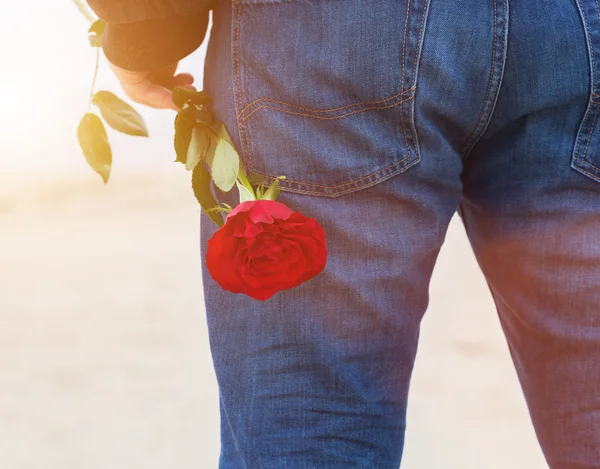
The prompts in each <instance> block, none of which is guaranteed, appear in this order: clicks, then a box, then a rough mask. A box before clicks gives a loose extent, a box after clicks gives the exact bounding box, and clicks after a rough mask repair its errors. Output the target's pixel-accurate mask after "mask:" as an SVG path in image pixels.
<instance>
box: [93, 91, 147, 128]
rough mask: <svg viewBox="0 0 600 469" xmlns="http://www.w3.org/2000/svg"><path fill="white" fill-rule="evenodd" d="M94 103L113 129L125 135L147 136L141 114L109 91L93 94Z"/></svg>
mask: <svg viewBox="0 0 600 469" xmlns="http://www.w3.org/2000/svg"><path fill="white" fill-rule="evenodd" d="M94 104H95V105H96V106H98V109H100V113H101V114H102V117H103V118H104V120H105V121H106V123H107V124H108V125H110V126H111V127H112V128H113V129H115V130H118V131H119V132H123V133H124V134H127V135H135V136H138V137H147V136H148V129H147V128H146V123H145V122H144V119H142V116H140V115H139V114H138V112H137V111H136V110H135V109H133V108H132V107H131V106H130V105H129V104H127V103H126V102H125V101H123V100H122V99H120V98H118V97H117V96H115V95H114V94H113V93H111V92H110V91H98V92H97V93H96V94H95V95H94Z"/></svg>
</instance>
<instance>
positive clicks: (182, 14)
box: [88, 0, 214, 109]
mask: <svg viewBox="0 0 600 469" xmlns="http://www.w3.org/2000/svg"><path fill="white" fill-rule="evenodd" d="M213 1H214V0H88V4H89V5H90V7H91V8H92V10H94V12H95V13H96V14H97V15H98V17H99V18H100V19H102V20H103V21H104V22H105V23H106V29H105V31H104V37H103V43H102V48H103V49H104V53H105V55H106V58H107V59H108V61H109V62H110V63H111V66H112V68H113V70H114V72H115V74H116V75H117V77H118V78H119V80H120V81H121V84H122V86H123V89H124V90H125V92H126V93H127V95H128V96H129V97H130V98H131V99H133V100H134V101H136V102H139V103H142V104H146V105H148V106H151V107H157V108H171V109H177V107H176V106H175V105H174V104H173V102H172V101H171V99H170V91H169V89H170V88H172V87H173V86H176V85H189V84H191V83H192V82H193V78H192V77H191V75H188V74H182V75H177V76H174V73H175V71H176V68H177V62H179V60H181V59H182V58H184V57H186V56H187V55H189V54H191V53H192V52H193V51H194V50H196V49H197V48H198V47H199V46H200V44H202V41H203V40H204V36H205V34H206V28H207V26H208V12H209V10H210V8H211V6H212V3H213Z"/></svg>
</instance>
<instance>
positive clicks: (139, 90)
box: [110, 64, 194, 111]
mask: <svg viewBox="0 0 600 469" xmlns="http://www.w3.org/2000/svg"><path fill="white" fill-rule="evenodd" d="M110 67H111V68H112V70H113V72H114V73H115V75H116V76H117V78H118V79H119V81H120V82H121V86H122V87H123V91H125V94H126V95H127V96H129V98H131V99H132V100H133V101H135V102H136V103H140V104H144V105H146V106H149V107H152V108H155V109H173V110H174V111H179V108H178V107H177V106H176V105H175V103H174V102H173V100H172V99H171V90H172V89H173V88H174V87H175V86H184V87H186V88H189V89H194V87H193V86H192V83H194V77H193V76H192V75H190V74H189V73H180V74H179V75H175V72H176V71H177V64H173V65H168V66H166V67H163V68H161V69H158V70H152V71H147V72H132V71H130V70H124V69H122V68H119V67H117V66H116V65H114V64H110Z"/></svg>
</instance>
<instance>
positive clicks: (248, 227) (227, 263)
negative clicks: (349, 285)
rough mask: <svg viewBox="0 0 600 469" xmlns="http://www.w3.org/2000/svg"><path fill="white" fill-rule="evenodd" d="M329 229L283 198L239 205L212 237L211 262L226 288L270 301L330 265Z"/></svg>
mask: <svg viewBox="0 0 600 469" xmlns="http://www.w3.org/2000/svg"><path fill="white" fill-rule="evenodd" d="M326 259H327V246H326V240H325V231H324V230H323V228H322V227H321V226H320V225H319V224H318V223H317V221H316V220H314V219H313V218H308V217H306V216H304V215H302V214H301V213H298V212H294V211H293V210H291V209H290V208H288V207H287V206H286V205H284V204H282V203H281V202H276V201H273V200H251V201H247V202H242V203H241V204H239V205H238V206H236V207H235V208H234V209H233V210H232V211H231V212H230V213H229V215H228V216H227V220H226V222H225V224H224V225H223V226H222V227H221V228H219V229H218V230H217V231H216V232H215V234H214V235H213V236H212V237H211V238H210V239H209V240H208V250H207V253H206V266H207V268H208V271H209V273H210V275H211V276H212V277H213V278H214V279H215V281H216V282H217V283H218V284H219V285H220V286H221V288H223V289H224V290H228V291H231V292H233V293H244V294H246V295H248V296H250V297H252V298H254V299H257V300H266V299H267V298H270V297H271V296H273V295H274V294H275V293H277V292H278V291H280V290H287V289H289V288H292V287H295V286H296V285H299V284H301V283H303V282H305V281H307V280H309V279H311V278H312V277H314V276H315V275H317V274H318V273H319V272H321V270H323V268H324V267H325V262H326Z"/></svg>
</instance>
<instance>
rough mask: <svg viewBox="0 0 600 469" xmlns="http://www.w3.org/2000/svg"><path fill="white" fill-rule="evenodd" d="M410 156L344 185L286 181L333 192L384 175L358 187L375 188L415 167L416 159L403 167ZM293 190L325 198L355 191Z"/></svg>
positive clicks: (350, 189)
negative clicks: (374, 186)
mask: <svg viewBox="0 0 600 469" xmlns="http://www.w3.org/2000/svg"><path fill="white" fill-rule="evenodd" d="M410 156H411V154H410V152H409V153H408V154H407V155H406V156H405V157H404V158H402V159H401V160H399V161H396V162H394V163H392V164H390V165H389V166H386V167H385V168H381V169H378V170H377V171H373V172H372V173H371V174H367V175H366V176H361V177H360V178H358V179H354V180H352V181H348V182H344V183H342V184H339V185H337V186H326V185H320V184H312V183H308V182H304V181H297V180H293V179H286V181H287V182H293V183H296V184H298V185H301V186H313V187H322V188H324V189H330V190H332V189H337V188H340V187H344V186H353V185H357V184H360V181H362V180H363V179H368V178H370V177H372V176H373V175H375V174H377V173H383V174H382V175H381V176H380V177H379V178H377V179H375V180H374V181H371V182H369V183H367V184H363V185H361V186H357V187H356V188H357V189H363V188H366V187H370V186H373V185H375V184H377V183H378V182H379V181H382V180H385V179H387V178H389V177H391V176H394V175H396V174H399V173H402V172H404V171H406V170H407V169H409V168H410V167H411V166H413V165H414V164H415V163H416V162H417V161H418V160H417V159H415V160H413V161H411V162H410V163H411V164H407V165H405V166H402V163H404V161H406V160H407V159H408V158H410ZM397 165H401V166H400V167H399V168H398V169H396V170H394V171H392V172H391V173H389V174H388V173H385V171H386V170H388V169H389V168H392V167H393V166H397ZM257 174H260V175H261V176H266V177H269V178H272V179H274V178H273V176H270V175H268V174H263V173H257ZM291 189H292V191H293V192H296V193H301V194H310V195H324V196H338V195H342V194H345V193H347V192H349V191H352V190H353V188H352V187H349V188H348V189H341V190H338V191H336V192H331V193H329V192H326V193H323V192H320V191H309V190H304V189H299V188H291Z"/></svg>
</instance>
